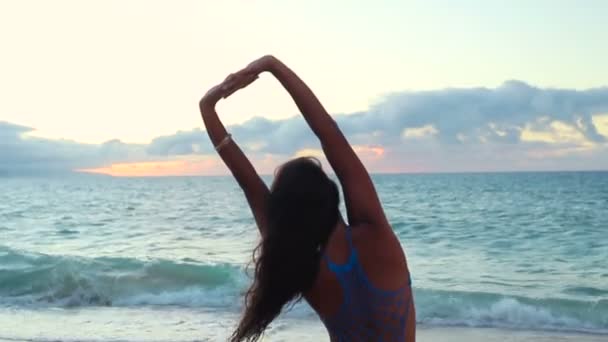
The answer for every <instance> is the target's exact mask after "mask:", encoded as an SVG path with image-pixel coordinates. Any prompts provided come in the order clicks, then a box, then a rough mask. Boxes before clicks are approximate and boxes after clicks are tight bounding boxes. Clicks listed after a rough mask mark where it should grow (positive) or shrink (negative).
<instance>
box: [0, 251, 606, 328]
mask: <svg viewBox="0 0 608 342" xmlns="http://www.w3.org/2000/svg"><path fill="white" fill-rule="evenodd" d="M248 284H249V280H248V279H247V277H246V275H245V272H244V270H243V269H242V267H241V266H235V265H228V264H217V265H209V264H200V263H196V262H195V261H193V260H185V261H183V262H176V261H170V260H147V261H145V260H139V259H131V258H106V257H102V258H82V257H74V256H52V255H44V254H32V253H25V252H19V251H15V250H10V249H1V248H0V305H9V306H18V307H38V306H44V307H81V306H114V307H137V306H180V307H191V308H212V309H214V310H221V311H225V310H238V309H239V307H240V305H242V293H243V291H244V290H245V289H246V287H247V285H248ZM414 295H415V303H416V314H417V321H418V322H419V323H422V324H426V325H433V326H434V325H439V326H445V325H449V326H470V327H499V328H513V329H532V330H551V331H572V332H587V333H600V334H608V300H605V299H601V300H596V301H583V300H572V299H563V298H527V297H518V296H512V295H506V294H499V293H482V292H466V291H447V290H430V289H422V288H415V289H414ZM313 316H314V314H313V312H312V310H311V309H310V308H308V306H306V305H302V304H298V305H295V306H294V307H293V309H291V310H290V312H288V313H287V314H286V317H287V318H289V317H295V318H305V317H313Z"/></svg>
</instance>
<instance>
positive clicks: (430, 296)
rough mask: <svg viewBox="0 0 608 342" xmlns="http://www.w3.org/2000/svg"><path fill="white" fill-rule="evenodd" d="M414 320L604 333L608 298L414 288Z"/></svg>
mask: <svg viewBox="0 0 608 342" xmlns="http://www.w3.org/2000/svg"><path fill="white" fill-rule="evenodd" d="M415 301H416V311H417V321H418V322H420V323H424V324H429V325H442V326H443V325H449V326H469V327H496V328H509V329H531V330H550V331H570V332H584V333H601V334H608V301H606V300H598V301H580V300H571V299H561V298H527V297H520V296H508V295H503V294H496V293H481V292H464V291H440V290H425V289H418V290H416V289H415Z"/></svg>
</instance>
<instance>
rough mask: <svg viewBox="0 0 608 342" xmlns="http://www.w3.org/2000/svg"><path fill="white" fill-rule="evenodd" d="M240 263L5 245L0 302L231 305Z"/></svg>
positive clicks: (241, 274) (239, 281)
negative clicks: (21, 249)
mask: <svg viewBox="0 0 608 342" xmlns="http://www.w3.org/2000/svg"><path fill="white" fill-rule="evenodd" d="M245 281H246V279H245V275H244V272H243V270H242V269H241V268H240V267H237V266H233V265H228V264H218V265H207V264H199V263H194V262H191V261H188V262H175V261H170V260H149V261H144V260H138V259H131V258H108V257H100V258H82V257H75V256H52V255H45V254H33V253H24V252H18V251H14V250H10V249H0V303H4V304H6V305H30V306H31V305H44V306H59V307H73V306H133V305H178V306H193V307H198V306H211V307H213V306H228V305H234V304H235V303H236V302H237V298H238V296H239V289H240V288H242V287H243V286H242V284H243V283H244V282H245Z"/></svg>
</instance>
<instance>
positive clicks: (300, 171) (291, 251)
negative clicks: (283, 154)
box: [200, 56, 416, 342]
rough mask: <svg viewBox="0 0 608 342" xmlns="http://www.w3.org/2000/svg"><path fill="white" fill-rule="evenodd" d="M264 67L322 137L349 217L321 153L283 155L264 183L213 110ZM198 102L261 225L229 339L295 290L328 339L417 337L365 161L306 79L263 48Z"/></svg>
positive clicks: (248, 334) (407, 291)
mask: <svg viewBox="0 0 608 342" xmlns="http://www.w3.org/2000/svg"><path fill="white" fill-rule="evenodd" d="M263 72H270V73H271V74H272V75H274V76H275V77H276V78H277V79H278V80H279V82H281V84H282V85H283V86H284V87H285V89H286V90H287V92H288V93H289V94H290V95H291V97H292V98H293V100H294V101H295V103H296V105H297V106H298V108H299V109H300V111H301V112H302V114H303V116H304V119H305V120H306V122H307V123H308V125H309V126H310V128H311V129H312V131H313V132H314V133H315V134H316V136H317V137H318V138H319V140H320V141H321V145H322V147H323V151H324V153H325V156H326V158H327V160H328V161H329V163H330V164H331V166H332V168H333V169H334V171H335V173H336V175H337V177H338V179H339V180H340V184H341V185H342V188H343V190H344V199H345V202H346V209H347V214H348V224H347V223H346V222H345V221H344V219H343V218H342V216H341V214H340V211H339V208H338V207H339V193H338V187H337V186H336V184H335V183H334V182H333V181H332V180H331V179H330V178H328V177H327V175H326V174H325V172H323V170H322V168H321V165H320V163H319V162H318V161H316V160H315V159H312V158H298V159H294V160H292V161H289V162H287V163H286V164H284V165H282V166H281V167H280V168H279V169H278V170H277V173H276V175H275V179H274V181H273V183H272V186H271V187H270V189H268V188H267V187H266V185H265V183H264V182H263V181H262V179H261V178H260V177H259V176H258V174H257V173H256V171H255V169H254V167H253V166H252V165H251V163H250V162H249V160H248V159H247V157H246V156H245V155H244V154H243V152H242V151H241V149H240V148H239V147H238V146H237V145H236V143H235V142H234V141H233V140H232V138H231V136H230V134H228V133H227V132H226V129H225V128H224V126H223V125H222V123H221V121H220V119H219V118H218V116H217V113H216V111H215V104H216V103H217V102H218V101H219V100H220V99H221V98H226V97H228V96H229V95H231V94H232V93H233V92H235V91H237V90H239V89H240V88H243V87H246V86H247V85H249V84H250V83H252V82H253V81H255V80H256V79H257V77H258V75H259V74H261V73H263ZM200 109H201V113H202V117H203V121H204V122H205V126H206V128H207V133H208V134H209V138H210V139H211V141H212V142H213V144H214V145H215V147H216V150H217V151H218V153H219V155H220V156H221V158H222V160H223V161H224V162H225V163H226V165H227V166H228V168H229V169H230V171H231V172H232V174H233V176H234V177H235V178H236V180H237V182H238V184H239V185H240V186H241V188H242V189H243V191H244V193H245V197H246V198H247V201H248V202H249V206H250V207H251V210H252V211H253V216H254V218H255V221H256V223H257V226H258V228H259V230H260V233H261V235H262V238H261V242H260V244H259V245H258V247H257V248H256V256H255V257H254V262H255V278H254V281H253V284H252V286H251V288H250V289H249V290H248V292H247V294H246V297H245V311H244V314H243V317H242V319H241V321H240V323H239V325H238V327H237V329H236V331H235V332H234V333H233V335H232V338H231V341H233V342H237V341H256V340H258V339H259V338H260V337H261V336H262V334H263V333H264V330H265V329H266V327H267V326H268V325H269V324H270V323H271V322H272V321H273V320H274V319H275V318H276V317H277V316H278V315H279V314H280V313H281V310H282V309H283V307H285V305H286V304H288V303H290V302H294V301H298V300H300V299H302V298H304V299H306V301H307V302H308V303H309V304H310V306H311V307H312V308H313V309H314V310H315V311H316V312H317V314H318V315H319V316H320V318H321V320H322V321H323V323H324V324H325V326H326V328H327V330H328V333H329V335H330V338H331V341H408V342H409V341H414V340H415V331H416V327H415V325H416V321H415V311H414V303H413V300H412V299H413V298H412V290H411V282H410V277H409V271H408V268H407V263H406V259H405V254H404V253H403V250H402V248H401V245H400V243H399V241H398V239H397V237H396V236H395V234H394V232H393V230H392V228H391V226H390V224H389V223H388V220H387V218H386V216H385V215H384V211H383V210H382V206H381V205H380V201H379V199H378V195H377V194H376V191H375V189H374V185H373V183H372V181H371V178H370V176H369V174H368V173H367V171H366V170H365V167H364V166H363V164H362V163H361V161H360V160H359V158H358V157H357V155H356V154H355V153H354V152H353V149H352V148H351V146H350V145H349V143H348V141H347V140H346V138H345V137H344V135H343V134H342V132H341V131H340V129H339V128H338V126H337V125H336V123H335V122H334V121H333V119H332V118H331V117H330V116H329V114H328V113H327V112H326V111H325V109H324V108H323V106H322V105H321V103H320V102H319V100H318V99H317V98H316V96H315V95H314V94H313V93H312V91H311V90H310V89H309V88H308V87H307V86H306V84H304V82H303V81H302V80H301V79H300V78H299V77H298V76H297V75H296V74H295V73H294V72H293V71H291V70H290V69H289V68H288V67H287V66H285V65H284V64H283V63H281V62H280V61H279V60H278V59H276V58H274V57H272V56H265V57H262V58H260V59H258V60H256V61H254V62H253V63H251V64H250V65H249V66H247V67H246V68H245V69H243V70H241V71H239V72H237V73H235V74H232V75H230V76H228V78H226V80H225V81H224V82H223V83H222V84H220V85H218V86H216V87H214V88H212V89H211V90H209V91H208V92H207V94H206V95H205V96H204V97H203V98H202V100H201V101H200Z"/></svg>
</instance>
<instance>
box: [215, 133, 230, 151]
mask: <svg viewBox="0 0 608 342" xmlns="http://www.w3.org/2000/svg"><path fill="white" fill-rule="evenodd" d="M230 141H232V134H230V133H228V134H226V136H225V137H224V139H222V141H220V143H219V144H217V145H215V150H216V151H217V152H219V151H220V149H221V148H222V147H224V146H226V145H227V144H228V143H229V142H230Z"/></svg>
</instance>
